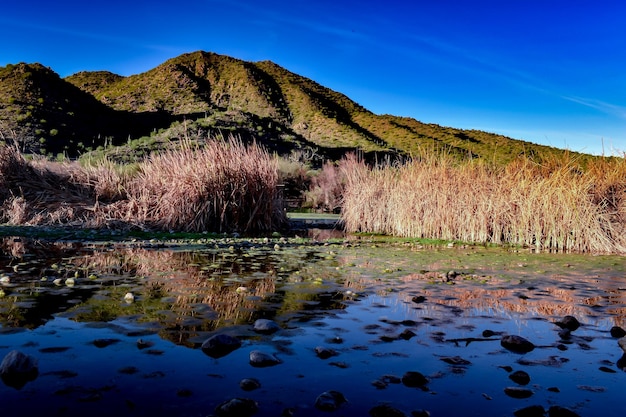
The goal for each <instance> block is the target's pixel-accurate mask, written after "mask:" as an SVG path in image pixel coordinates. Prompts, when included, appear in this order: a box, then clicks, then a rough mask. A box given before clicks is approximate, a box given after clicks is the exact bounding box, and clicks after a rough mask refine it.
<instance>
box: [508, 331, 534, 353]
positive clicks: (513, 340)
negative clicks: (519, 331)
mask: <svg viewBox="0 0 626 417" xmlns="http://www.w3.org/2000/svg"><path fill="white" fill-rule="evenodd" d="M500 345H502V347H503V348H505V349H507V350H510V351H511V352H515V353H528V352H530V351H532V350H533V349H535V345H534V344H533V343H532V342H530V341H529V340H527V339H525V338H523V337H522V336H517V335H514V334H513V335H506V336H502V339H501V340H500Z"/></svg>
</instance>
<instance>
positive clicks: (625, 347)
mask: <svg viewBox="0 0 626 417" xmlns="http://www.w3.org/2000/svg"><path fill="white" fill-rule="evenodd" d="M617 344H618V345H619V347H621V348H622V350H623V351H624V353H626V337H622V338H621V339H619V340H618V341H617Z"/></svg>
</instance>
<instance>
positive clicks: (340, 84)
mask: <svg viewBox="0 0 626 417" xmlns="http://www.w3.org/2000/svg"><path fill="white" fill-rule="evenodd" d="M625 16H626V2H622V1H621V0H610V1H602V0H600V1H577V0H569V1H550V0H543V1H535V0H526V1H516V0H510V1H502V0H499V1H482V0H476V1H472V2H470V1H446V0H437V1H435V0H427V1H423V0H416V1H406V0H405V1H400V0H387V1H365V0H363V1H352V0H350V1H341V0H334V1H329V0H309V1H301V0H291V1H277V0H268V1H265V0H256V1H247V0H235V1H226V0H190V1H185V2H172V1H162V0H153V1H144V0H138V1H133V0H126V1H121V0H109V1H107V2H73V1H63V0H57V1H47V0H46V1H43V0H33V1H28V2H18V1H12V2H10V3H8V4H3V7H2V10H1V12H0V25H2V27H3V32H4V35H3V37H2V39H1V40H0V66H4V65H6V64H9V63H13V64H15V63H18V62H31V63H32V62H39V63H42V64H44V65H46V66H49V67H51V68H52V69H53V70H54V71H56V72H57V73H59V74H60V75H61V76H67V75H70V74H73V73H75V72H78V71H83V70H90V71H91V70H108V71H112V72H115V73H118V74H121V75H131V74H136V73H140V72H143V71H147V70H149V69H151V68H153V67H155V66H157V65H159V64H161V63H162V62H164V61H165V60H167V59H169V58H173V57H175V56H177V55H180V54H182V53H185V52H193V51H196V50H205V51H211V52H216V53H221V54H225V55H230V56H233V57H235V58H240V59H244V60H248V61H261V60H271V61H274V62H276V63H277V64H279V65H281V66H283V67H285V68H287V69H288V70H290V71H293V72H296V73H298V74H300V75H303V76H306V77H309V78H311V79H313V80H315V81H317V82H319V83H320V84H322V85H324V86H326V87H329V88H332V89H333V90H337V91H339V92H342V93H344V94H346V95H347V96H349V97H350V98H352V99H353V100H355V101H356V102H358V103H359V104H361V105H363V106H365V107H366V108H368V109H370V110H372V111H373V112H375V113H379V114H394V115H400V116H410V117H414V118H416V119H417V120H420V121H422V122H426V123H437V124H440V125H444V126H452V127H458V128H467V129H479V130H484V131H489V132H495V133H501V134H504V135H507V136H510V137H513V138H516V139H523V140H528V141H531V142H535V143H542V144H546V145H550V146H555V147H559V148H567V149H571V150H575V151H582V152H587V153H594V154H601V153H603V152H604V154H607V155H611V154H620V155H621V153H622V152H624V151H626V71H625V68H626V25H625V24H624V22H623V20H624V17H625Z"/></svg>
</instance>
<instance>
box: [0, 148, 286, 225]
mask: <svg viewBox="0 0 626 417" xmlns="http://www.w3.org/2000/svg"><path fill="white" fill-rule="evenodd" d="M278 185H279V177H278V161H277V159H276V158H275V157H273V156H270V155H269V154H268V153H267V151H265V150H264V149H263V148H261V147H259V146H257V145H256V144H253V145H250V146H246V145H244V144H243V143H242V142H241V141H240V140H237V139H234V138H230V139H229V140H224V139H215V140H209V141H207V143H206V145H205V146H204V147H202V148H199V147H192V146H191V145H190V144H189V143H185V144H183V146H182V147H180V148H179V149H176V150H170V151H167V152H164V153H162V154H160V155H154V156H152V157H151V158H149V159H148V160H146V161H145V162H142V163H141V164H139V165H137V166H135V167H134V169H133V170H124V169H122V168H121V167H119V166H116V165H115V164H113V163H111V162H109V161H103V162H100V163H98V164H95V165H91V166H86V167H81V166H79V165H77V164H70V163H63V164H59V163H50V162H45V163H43V162H41V163H36V162H32V161H26V160H25V159H24V158H23V156H22V155H21V154H20V153H19V152H18V151H17V150H15V149H14V148H11V147H8V146H6V147H2V148H0V221H1V222H8V223H12V224H39V225H40V224H69V225H73V226H84V227H125V226H126V227H128V226H134V227H140V228H144V229H160V230H175V231H186V232H200V231H211V232H234V231H237V232H241V233H258V232H264V231H275V230H279V229H281V228H282V227H284V226H285V224H286V222H287V220H286V216H285V213H284V211H283V204H282V201H281V195H280V193H279V191H278V189H279V187H278Z"/></svg>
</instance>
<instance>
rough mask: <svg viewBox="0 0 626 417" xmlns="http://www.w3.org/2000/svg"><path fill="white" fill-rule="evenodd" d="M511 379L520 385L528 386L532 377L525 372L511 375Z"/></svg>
mask: <svg viewBox="0 0 626 417" xmlns="http://www.w3.org/2000/svg"><path fill="white" fill-rule="evenodd" d="M509 379H510V380H511V381H513V382H515V383H517V384H520V385H528V383H529V382H530V375H528V373H527V372H524V371H515V372H513V373H512V374H511V375H509Z"/></svg>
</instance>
